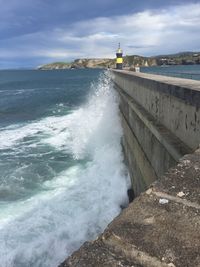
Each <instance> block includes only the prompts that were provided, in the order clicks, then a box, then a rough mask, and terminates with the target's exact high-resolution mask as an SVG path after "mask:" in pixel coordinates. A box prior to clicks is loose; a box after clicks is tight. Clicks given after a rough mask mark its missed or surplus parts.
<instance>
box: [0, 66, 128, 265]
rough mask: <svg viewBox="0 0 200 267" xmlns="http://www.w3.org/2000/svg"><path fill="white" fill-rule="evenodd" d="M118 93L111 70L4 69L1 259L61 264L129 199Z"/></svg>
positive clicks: (0, 92)
mask: <svg viewBox="0 0 200 267" xmlns="http://www.w3.org/2000/svg"><path fill="white" fill-rule="evenodd" d="M118 101H119V99H118V97H117V95H116V94H115V92H114V90H113V88H112V83H111V81H110V78H109V73H106V72H104V71H100V70H87V69H86V70H60V71H36V70H26V71H20V70H18V71H11V70H10V71H0V267H27V266H29V267H32V266H33V267H39V266H42V267H47V266H48V267H55V266H57V265H58V264H59V263H60V262H62V261H63V260H64V259H65V258H66V257H67V256H68V255H69V254H70V253H72V252H73V251H74V250H75V249H77V248H79V247H80V245H81V244H82V243H83V242H85V241H86V240H90V239H94V238H96V236H97V235H98V234H99V233H100V232H102V231H103V229H104V228H105V227H106V226H107V224H108V223H109V222H110V221H111V220H112V219H113V218H114V217H115V216H116V215H118V214H119V212H120V210H121V208H120V206H121V205H124V204H125V203H127V193H126V192H127V188H128V184H129V180H128V178H127V172H126V169H125V167H124V165H123V156H122V151H121V146H120V139H121V136H122V129H121V126H120V120H119V117H118Z"/></svg>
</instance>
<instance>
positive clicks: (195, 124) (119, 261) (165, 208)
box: [60, 70, 200, 267]
mask: <svg viewBox="0 0 200 267" xmlns="http://www.w3.org/2000/svg"><path fill="white" fill-rule="evenodd" d="M112 79H113V82H114V85H115V89H116V90H117V91H118V93H119V96H120V115H121V121H122V126H123V132H124V135H123V140H122V145H123V148H124V155H125V159H126V162H127V165H128V167H129V172H130V175H131V180H132V187H133V190H134V194H135V196H137V197H136V198H135V200H134V201H133V202H132V203H131V204H129V206H128V208H126V209H124V210H123V211H122V213H121V214H120V215H119V216H118V217H117V218H116V219H114V220H113V222H111V223H110V225H108V227H107V228H106V230H105V231H104V233H103V234H102V235H101V236H99V237H98V238H97V240H95V241H91V242H85V243H84V244H83V246H82V247H81V248H80V249H79V250H78V251H76V252H74V253H73V254H72V255H71V256H70V257H69V258H68V259H67V260H66V261H65V262H63V263H62V264H61V265H60V266H61V267H71V266H76V267H84V266H87V267H89V266H91V267H96V266H99V267H117V266H121V267H131V266H132V267H200V150H199V149H197V148H198V146H199V143H200V110H199V107H200V82H198V81H192V80H184V79H178V78H170V77H164V76H157V75H148V74H142V73H138V74H136V73H131V72H127V71H116V70H113V71H112ZM145 190H146V191H145Z"/></svg>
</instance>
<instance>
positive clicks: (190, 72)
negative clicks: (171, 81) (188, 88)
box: [141, 65, 200, 80]
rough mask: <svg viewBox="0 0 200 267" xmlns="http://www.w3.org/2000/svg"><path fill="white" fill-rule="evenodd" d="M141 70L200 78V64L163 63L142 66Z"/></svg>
mask: <svg viewBox="0 0 200 267" xmlns="http://www.w3.org/2000/svg"><path fill="white" fill-rule="evenodd" d="M141 72H146V73H151V74H158V75H165V76H170V77H178V78H184V79H193V80H200V65H177V66H168V65H163V66H155V67H142V68H141Z"/></svg>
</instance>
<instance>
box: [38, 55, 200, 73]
mask: <svg viewBox="0 0 200 267" xmlns="http://www.w3.org/2000/svg"><path fill="white" fill-rule="evenodd" d="M191 64H200V53H199V52H184V53H178V54H173V55H160V56H155V57H143V56H138V55H132V56H124V63H123V66H124V68H125V69H130V70H131V69H132V68H135V67H136V66H140V67H151V66H162V65H191ZM81 68H115V59H113V58H112V59H111V58H83V59H75V60H74V61H72V62H54V63H50V64H45V65H41V66H39V67H38V68H37V69H39V70H54V69H81Z"/></svg>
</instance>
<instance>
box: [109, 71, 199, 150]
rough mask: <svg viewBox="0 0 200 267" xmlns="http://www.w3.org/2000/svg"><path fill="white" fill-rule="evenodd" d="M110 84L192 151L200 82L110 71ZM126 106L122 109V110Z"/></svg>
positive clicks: (195, 140) (195, 143) (196, 138)
mask: <svg viewBox="0 0 200 267" xmlns="http://www.w3.org/2000/svg"><path fill="white" fill-rule="evenodd" d="M111 74H112V76H113V77H112V79H113V81H114V83H115V84H116V85H117V86H118V87H119V88H120V89H121V91H123V93H125V94H126V95H128V96H129V98H131V100H133V101H135V102H136V103H137V104H139V106H141V107H142V108H143V109H144V110H145V111H146V112H147V113H148V114H149V115H151V116H152V117H153V118H154V120H155V121H156V122H157V123H159V124H160V125H162V126H164V127H165V128H166V129H167V130H168V131H169V132H171V133H173V135H174V136H176V137H177V138H178V139H179V140H181V141H182V142H183V143H184V144H185V145H187V146H188V147H189V148H190V149H192V150H193V151H194V150H195V149H197V147H198V145H199V143H200V108H199V107H200V81H193V80H187V79H179V78H171V77H165V76H159V75H151V74H144V73H133V72H130V71H129V72H128V71H115V70H112V71H111ZM125 109H126V107H124V110H125Z"/></svg>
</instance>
